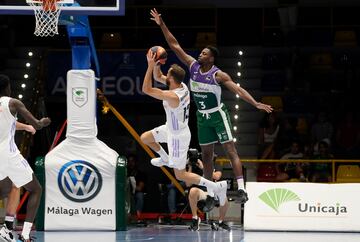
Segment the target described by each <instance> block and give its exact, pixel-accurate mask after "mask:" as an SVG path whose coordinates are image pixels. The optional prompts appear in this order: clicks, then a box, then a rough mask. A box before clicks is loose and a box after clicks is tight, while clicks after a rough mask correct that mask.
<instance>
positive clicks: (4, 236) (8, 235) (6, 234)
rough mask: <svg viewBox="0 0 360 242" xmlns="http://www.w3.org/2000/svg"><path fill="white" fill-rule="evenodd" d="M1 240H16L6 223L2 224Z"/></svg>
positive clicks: (9, 241) (6, 241)
mask: <svg viewBox="0 0 360 242" xmlns="http://www.w3.org/2000/svg"><path fill="white" fill-rule="evenodd" d="M0 241H4V242H16V240H15V237H14V234H13V232H12V231H11V230H9V229H8V228H7V227H6V225H3V226H1V228H0Z"/></svg>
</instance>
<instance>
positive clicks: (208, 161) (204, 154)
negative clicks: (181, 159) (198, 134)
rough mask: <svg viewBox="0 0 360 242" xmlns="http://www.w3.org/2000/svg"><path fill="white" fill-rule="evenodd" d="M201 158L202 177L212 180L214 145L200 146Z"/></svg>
mask: <svg viewBox="0 0 360 242" xmlns="http://www.w3.org/2000/svg"><path fill="white" fill-rule="evenodd" d="M200 147H201V158H202V162H203V165H204V169H203V171H204V177H205V178H206V179H212V174H213V171H214V161H213V160H214V144H208V145H200Z"/></svg>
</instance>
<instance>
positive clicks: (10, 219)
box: [5, 215, 15, 222]
mask: <svg viewBox="0 0 360 242" xmlns="http://www.w3.org/2000/svg"><path fill="white" fill-rule="evenodd" d="M14 220H15V217H14V216H9V215H6V216H5V221H8V222H14Z"/></svg>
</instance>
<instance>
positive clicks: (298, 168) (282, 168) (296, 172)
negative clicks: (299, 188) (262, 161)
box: [276, 141, 306, 181]
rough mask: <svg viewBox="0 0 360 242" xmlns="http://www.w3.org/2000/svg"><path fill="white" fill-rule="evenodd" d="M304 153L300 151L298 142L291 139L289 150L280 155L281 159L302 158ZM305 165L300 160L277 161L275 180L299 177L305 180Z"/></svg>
mask: <svg viewBox="0 0 360 242" xmlns="http://www.w3.org/2000/svg"><path fill="white" fill-rule="evenodd" d="M303 157H304V155H303V153H302V152H301V147H300V143H299V142H298V141H293V142H292V144H291V148H290V152H289V153H286V154H285V155H283V156H282V157H281V160H291V159H303ZM304 170H305V165H303V163H301V162H287V163H277V174H278V175H277V176H276V180H277V181H286V180H289V179H293V178H295V179H299V180H300V181H306V179H305V175H304Z"/></svg>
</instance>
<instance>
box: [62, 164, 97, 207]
mask: <svg viewBox="0 0 360 242" xmlns="http://www.w3.org/2000/svg"><path fill="white" fill-rule="evenodd" d="M58 186H59V189H60V191H61V193H62V194H63V195H64V196H65V197H66V198H68V199H69V200H71V201H73V202H87V201H90V200H91V199H93V198H94V197H96V195H97V194H98V193H99V192H100V190H101V187H102V177H101V174H100V172H99V170H98V169H97V168H96V167H95V166H94V165H92V164H90V163H89V162H87V161H82V160H73V161H70V162H68V163H66V164H65V165H63V166H62V167H61V169H60V172H59V175H58Z"/></svg>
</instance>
